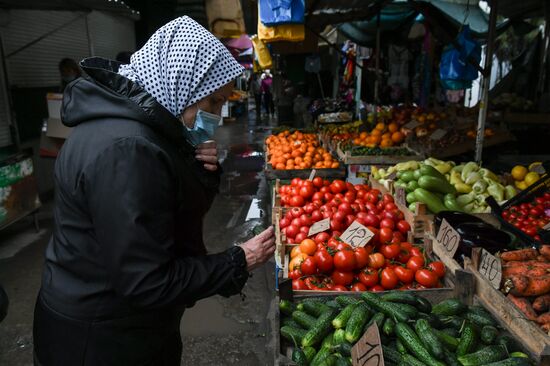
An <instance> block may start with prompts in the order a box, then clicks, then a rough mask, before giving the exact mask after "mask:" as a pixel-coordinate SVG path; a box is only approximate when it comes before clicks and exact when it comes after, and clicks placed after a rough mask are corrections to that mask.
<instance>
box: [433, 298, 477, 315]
mask: <svg viewBox="0 0 550 366" xmlns="http://www.w3.org/2000/svg"><path fill="white" fill-rule="evenodd" d="M466 310H468V307H467V306H466V305H464V304H463V303H462V301H460V300H458V299H447V300H443V301H441V302H440V303H439V304H437V305H434V306H433V307H432V313H433V314H437V315H460V314H462V313H464V312H465V311H466Z"/></svg>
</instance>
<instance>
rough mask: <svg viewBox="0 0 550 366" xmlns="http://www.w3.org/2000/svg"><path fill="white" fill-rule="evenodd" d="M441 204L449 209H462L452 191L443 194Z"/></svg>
mask: <svg viewBox="0 0 550 366" xmlns="http://www.w3.org/2000/svg"><path fill="white" fill-rule="evenodd" d="M443 204H444V205H445V207H446V208H447V209H448V210H450V211H460V212H462V211H464V209H463V208H462V206H460V205H459V204H458V202H456V197H455V195H454V194H452V193H449V194H446V195H445V198H444V199H443Z"/></svg>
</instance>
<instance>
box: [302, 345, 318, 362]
mask: <svg viewBox="0 0 550 366" xmlns="http://www.w3.org/2000/svg"><path fill="white" fill-rule="evenodd" d="M302 351H303V352H304V354H305V355H306V359H307V363H308V364H309V363H311V361H312V360H313V357H315V354H316V353H317V351H316V350H315V348H313V347H304V348H302Z"/></svg>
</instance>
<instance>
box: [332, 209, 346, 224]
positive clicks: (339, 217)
mask: <svg viewBox="0 0 550 366" xmlns="http://www.w3.org/2000/svg"><path fill="white" fill-rule="evenodd" d="M346 215H347V214H346V213H345V212H343V211H336V212H335V213H334V214H333V215H332V217H331V219H334V220H336V221H339V222H343V221H344V220H345V219H346Z"/></svg>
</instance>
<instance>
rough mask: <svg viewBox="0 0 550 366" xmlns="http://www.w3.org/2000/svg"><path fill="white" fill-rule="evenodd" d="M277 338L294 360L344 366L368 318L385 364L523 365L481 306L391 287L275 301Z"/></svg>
mask: <svg viewBox="0 0 550 366" xmlns="http://www.w3.org/2000/svg"><path fill="white" fill-rule="evenodd" d="M279 309H280V312H281V317H282V319H281V336H282V337H284V338H285V339H287V340H288V341H289V342H290V343H291V344H292V345H294V349H293V352H292V360H293V361H294V362H295V363H296V364H297V365H298V366H350V365H352V360H351V349H352V347H353V345H354V344H355V343H356V342H357V341H358V340H359V339H360V338H361V336H362V335H363V334H364V333H365V331H366V329H367V328H369V327H370V326H371V325H372V324H373V323H376V324H377V325H378V328H379V331H380V335H381V340H382V350H383V354H384V364H385V365H387V366H393V365H405V366H406V365H409V366H423V365H426V366H445V365H449V366H477V365H485V366H528V365H533V363H532V361H531V360H530V359H529V358H528V356H527V355H526V354H524V353H522V352H519V351H518V346H517V345H516V344H515V342H514V340H513V338H511V337H510V336H508V335H506V334H503V333H502V332H501V331H500V330H499V329H498V327H497V323H496V322H495V320H494V319H493V317H492V316H491V315H490V314H489V313H488V312H487V311H486V310H485V309H484V308H483V307H480V306H466V305H464V304H463V303H462V302H460V301H459V300H457V299H447V300H444V301H442V302H440V303H439V304H437V305H434V306H432V305H431V304H430V302H429V301H428V300H426V299H425V298H423V297H421V296H418V295H414V294H412V293H409V292H404V291H395V292H387V293H384V294H383V295H379V294H375V293H372V292H364V293H362V294H361V297H360V298H358V297H351V296H337V297H336V298H330V299H329V300H327V299H325V298H308V299H304V300H302V301H301V302H299V303H297V304H295V303H292V302H290V301H288V300H281V302H280V304H279Z"/></svg>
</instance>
